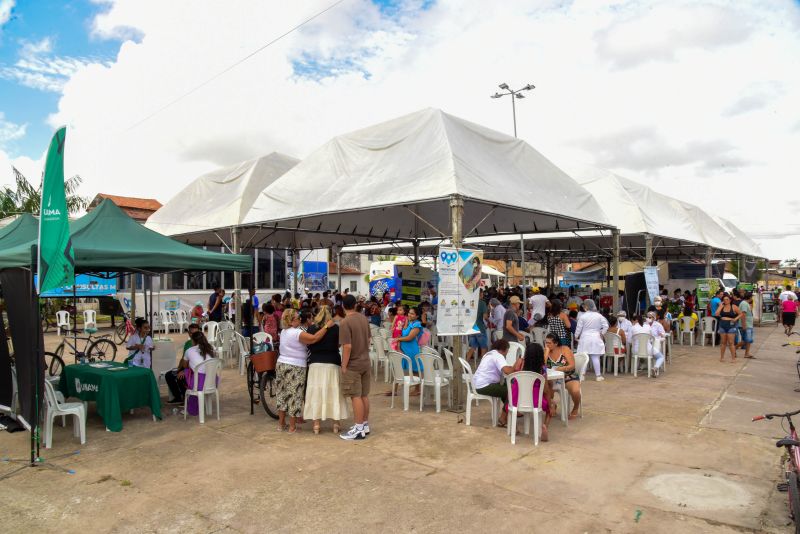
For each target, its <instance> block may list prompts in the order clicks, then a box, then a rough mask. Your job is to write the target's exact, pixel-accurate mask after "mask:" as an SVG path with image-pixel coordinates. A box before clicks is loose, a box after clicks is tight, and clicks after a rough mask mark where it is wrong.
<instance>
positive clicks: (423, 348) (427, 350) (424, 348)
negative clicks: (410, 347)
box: [419, 345, 439, 356]
mask: <svg viewBox="0 0 800 534" xmlns="http://www.w3.org/2000/svg"><path fill="white" fill-rule="evenodd" d="M419 351H420V352H424V353H425V354H432V355H433V356H438V355H439V351H438V350H436V349H434V348H433V347H429V346H428V345H422V346H421V347H420V348H419Z"/></svg>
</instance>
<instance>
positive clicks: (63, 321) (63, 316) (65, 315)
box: [56, 310, 69, 326]
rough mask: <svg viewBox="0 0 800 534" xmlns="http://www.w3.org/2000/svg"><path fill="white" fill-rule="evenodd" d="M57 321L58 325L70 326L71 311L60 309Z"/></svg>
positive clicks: (57, 313)
mask: <svg viewBox="0 0 800 534" xmlns="http://www.w3.org/2000/svg"><path fill="white" fill-rule="evenodd" d="M56 323H58V326H69V312H68V311H67V310H58V311H57V312H56Z"/></svg>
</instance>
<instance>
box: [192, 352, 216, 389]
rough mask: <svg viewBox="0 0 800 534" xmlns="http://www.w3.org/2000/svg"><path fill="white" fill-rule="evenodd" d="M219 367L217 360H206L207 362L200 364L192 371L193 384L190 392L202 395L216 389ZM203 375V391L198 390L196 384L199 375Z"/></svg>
mask: <svg viewBox="0 0 800 534" xmlns="http://www.w3.org/2000/svg"><path fill="white" fill-rule="evenodd" d="M219 366H220V361H219V360H218V359H217V358H208V359H207V360H205V361H203V362H200V364H199V365H198V366H197V367H196V368H195V369H194V374H193V380H192V381H193V382H194V383H193V384H192V391H195V392H196V391H203V392H204V393H207V392H210V391H214V390H215V389H217V375H218V374H219ZM201 373H202V374H205V375H206V377H205V379H204V380H203V389H202V390H200V389H198V384H199V380H200V374H201Z"/></svg>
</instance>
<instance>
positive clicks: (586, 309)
mask: <svg viewBox="0 0 800 534" xmlns="http://www.w3.org/2000/svg"><path fill="white" fill-rule="evenodd" d="M582 306H583V313H582V314H580V315H579V316H578V324H577V325H576V326H575V337H576V338H577V339H578V352H585V353H586V354H588V355H589V357H590V358H591V359H592V367H594V375H595V380H597V381H598V382H602V381H603V380H605V378H603V370H602V366H601V364H600V362H601V359H602V358H603V354H604V353H605V351H606V345H605V343H604V342H603V336H604V335H605V333H606V332H607V331H608V321H607V320H606V318H605V317H603V316H602V315H600V314H599V313H598V312H597V305H596V304H595V303H594V301H593V300H592V299H586V300H584V301H583V303H582Z"/></svg>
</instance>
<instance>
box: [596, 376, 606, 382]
mask: <svg viewBox="0 0 800 534" xmlns="http://www.w3.org/2000/svg"><path fill="white" fill-rule="evenodd" d="M603 380H605V377H603V376H598V377H595V381H597V382H602V381H603Z"/></svg>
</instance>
